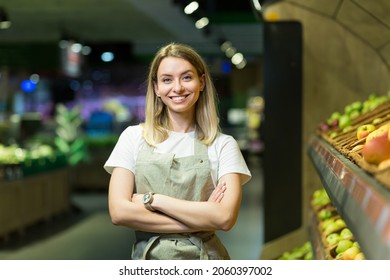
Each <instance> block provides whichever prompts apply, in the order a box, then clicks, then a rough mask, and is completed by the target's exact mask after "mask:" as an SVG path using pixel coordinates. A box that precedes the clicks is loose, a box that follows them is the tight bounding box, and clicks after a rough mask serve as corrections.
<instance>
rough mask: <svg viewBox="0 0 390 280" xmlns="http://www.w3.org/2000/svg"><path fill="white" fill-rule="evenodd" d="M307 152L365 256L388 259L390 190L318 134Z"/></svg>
mask: <svg viewBox="0 0 390 280" xmlns="http://www.w3.org/2000/svg"><path fill="white" fill-rule="evenodd" d="M308 155H309V157H310V159H311V161H312V162H313V164H314V167H315V169H316V170H317V173H318V175H319V177H320V179H321V181H322V183H323V185H324V188H325V190H326V191H327V193H328V195H329V197H330V199H331V200H332V203H333V205H334V206H335V208H336V209H337V211H338V213H339V215H340V216H341V217H342V218H343V220H344V221H345V222H346V223H347V226H348V227H349V228H350V229H351V231H352V232H353V233H354V236H355V238H356V239H357V241H358V242H359V244H360V247H361V250H362V251H363V252H364V254H365V256H366V258H367V259H376V260H378V259H390V191H389V189H388V188H386V187H385V186H383V185H382V184H380V183H379V182H378V181H377V180H376V179H375V178H374V177H373V176H371V175H370V174H369V173H367V172H366V171H364V170H363V169H361V168H360V167H358V166H357V165H356V164H355V163H353V162H352V161H351V160H349V159H347V158H346V157H345V156H343V155H342V154H341V153H340V152H338V151H337V150H336V149H335V148H334V147H333V146H331V145H330V144H329V143H327V142H326V141H324V140H323V139H321V138H320V137H318V136H312V137H311V138H310V140H309V148H308Z"/></svg>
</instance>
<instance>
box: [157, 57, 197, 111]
mask: <svg viewBox="0 0 390 280" xmlns="http://www.w3.org/2000/svg"><path fill="white" fill-rule="evenodd" d="M203 86H204V78H203V76H202V77H199V75H198V73H197V71H196V69H195V68H194V66H193V65H192V64H191V63H189V62H188V61H187V60H185V59H182V58H177V57H166V58H164V59H163V60H162V61H161V63H160V65H159V67H158V71H157V82H156V83H155V85H154V91H155V93H156V95H157V96H159V97H160V98H161V100H162V102H164V104H165V105H166V106H167V109H168V112H169V114H170V116H171V117H172V115H173V114H179V115H186V116H191V117H193V116H194V112H195V104H196V102H197V101H198V98H199V94H200V91H201V90H202V89H203Z"/></svg>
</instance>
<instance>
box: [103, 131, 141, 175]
mask: <svg viewBox="0 0 390 280" xmlns="http://www.w3.org/2000/svg"><path fill="white" fill-rule="evenodd" d="M141 130H142V128H141V127H140V126H139V125H137V126H129V127H127V128H126V129H125V130H124V131H123V132H122V133H121V135H120V136H119V138H118V141H117V143H116V144H115V146H114V148H113V150H112V152H111V154H110V156H109V158H108V159H107V161H106V163H105V164H104V169H105V170H106V171H107V172H108V173H110V174H111V173H112V171H113V169H114V168H115V167H122V168H125V169H128V170H130V171H131V172H133V173H135V162H136V159H137V155H138V151H139V146H140V143H141V139H142V135H141V134H142V133H141Z"/></svg>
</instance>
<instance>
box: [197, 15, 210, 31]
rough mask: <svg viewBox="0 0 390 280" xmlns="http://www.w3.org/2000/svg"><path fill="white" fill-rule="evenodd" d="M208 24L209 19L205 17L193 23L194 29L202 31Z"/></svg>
mask: <svg viewBox="0 0 390 280" xmlns="http://www.w3.org/2000/svg"><path fill="white" fill-rule="evenodd" d="M208 24H209V19H208V18H207V17H202V18H201V19H199V20H197V21H196V22H195V27H196V28H198V29H202V28H203V27H205V26H207V25H208Z"/></svg>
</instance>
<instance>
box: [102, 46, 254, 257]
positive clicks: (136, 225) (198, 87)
mask: <svg viewBox="0 0 390 280" xmlns="http://www.w3.org/2000/svg"><path fill="white" fill-rule="evenodd" d="M104 168H105V169H106V170H107V171H108V172H109V173H111V179H110V184H109V212H110V216H111V220H112V223H113V224H115V225H121V226H126V227H130V228H132V229H134V230H135V235H136V241H135V244H134V246H133V250H132V259H168V260H174V259H186V260H191V259H230V257H229V254H228V252H227V251H226V249H225V247H224V246H223V244H222V243H221V241H220V240H219V238H218V237H217V235H216V234H215V231H217V230H223V231H227V230H230V229H231V228H232V227H233V225H234V224H235V222H236V219H237V216H238V212H239V209H240V203H241V197H242V185H243V184H245V183H246V182H247V181H249V179H250V178H251V173H250V171H249V169H248V167H247V165H246V163H245V161H244V158H243V156H242V154H241V151H240V149H239V147H238V145H237V142H236V141H235V140H234V138H233V137H231V136H228V135H226V134H223V133H221V131H220V127H219V124H218V112H217V106H216V91H215V88H214V85H213V83H212V80H211V77H210V73H209V71H208V69H207V65H206V63H205V62H204V60H203V59H202V58H201V56H200V55H199V54H198V53H197V52H196V51H195V50H194V49H193V48H191V47H189V46H187V45H183V44H177V43H172V44H169V45H167V46H164V47H162V48H161V49H160V50H159V51H158V52H157V54H156V56H155V58H154V59H153V61H152V63H151V65H150V72H149V76H148V88H147V93H146V116H145V122H144V123H142V124H139V125H135V126H129V127H128V128H126V129H125V130H124V131H123V132H122V134H121V136H120V137H119V139H118V142H117V144H116V146H115V147H114V149H113V151H112V153H111V155H110V157H109V158H108V160H107V162H106V163H105V165H104Z"/></svg>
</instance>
